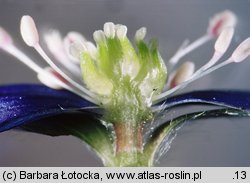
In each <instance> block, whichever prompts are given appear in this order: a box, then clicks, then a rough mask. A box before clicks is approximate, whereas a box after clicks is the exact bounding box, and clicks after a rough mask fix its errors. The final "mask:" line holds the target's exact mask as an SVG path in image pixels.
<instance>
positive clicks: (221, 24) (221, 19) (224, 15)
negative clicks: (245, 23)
mask: <svg viewBox="0 0 250 183" xmlns="http://www.w3.org/2000/svg"><path fill="white" fill-rule="evenodd" d="M236 23H237V18H236V16H235V14H234V13H233V12H231V11H229V10H226V11H223V12H220V13H218V14H216V15H215V16H214V17H212V19H211V20H210V23H209V27H208V34H210V35H213V36H218V35H219V34H220V33H221V32H222V30H223V29H225V28H226V27H235V25H236Z"/></svg>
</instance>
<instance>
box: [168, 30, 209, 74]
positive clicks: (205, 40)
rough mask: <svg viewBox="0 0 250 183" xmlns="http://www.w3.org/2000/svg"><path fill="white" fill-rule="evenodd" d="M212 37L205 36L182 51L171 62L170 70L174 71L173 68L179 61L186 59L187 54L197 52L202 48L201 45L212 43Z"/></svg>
mask: <svg viewBox="0 0 250 183" xmlns="http://www.w3.org/2000/svg"><path fill="white" fill-rule="evenodd" d="M211 39H212V37H211V36H210V35H207V34H206V35H204V36H202V37H200V38H199V39H197V40H196V41H194V42H192V43H191V44H189V45H188V46H186V47H185V48H183V49H182V50H180V51H178V52H177V53H176V54H175V55H174V56H173V57H172V58H170V60H169V65H168V70H172V68H173V67H174V66H175V65H176V64H177V63H178V61H179V60H180V59H181V58H182V57H184V56H185V55H186V54H188V53H190V52H191V51H193V50H195V49H196V48H198V47H200V46H201V45H203V44H205V43H206V42H208V41H210V40H211Z"/></svg>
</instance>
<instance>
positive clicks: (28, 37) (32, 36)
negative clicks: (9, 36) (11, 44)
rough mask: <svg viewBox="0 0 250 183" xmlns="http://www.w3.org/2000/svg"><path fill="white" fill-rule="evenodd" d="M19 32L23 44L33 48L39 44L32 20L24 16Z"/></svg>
mask: <svg viewBox="0 0 250 183" xmlns="http://www.w3.org/2000/svg"><path fill="white" fill-rule="evenodd" d="M20 31H21V35H22V38H23V40H24V42H25V43H26V44H27V45H28V46H31V47H34V46H35V45H36V44H37V43H38V42H39V35H38V32H37V28H36V25H35V22H34V20H33V18H32V17H31V16H29V15H25V16H23V17H22V19H21V24H20Z"/></svg>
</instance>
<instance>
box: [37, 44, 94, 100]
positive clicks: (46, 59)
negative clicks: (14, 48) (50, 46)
mask: <svg viewBox="0 0 250 183" xmlns="http://www.w3.org/2000/svg"><path fill="white" fill-rule="evenodd" d="M34 48H35V50H36V51H37V52H38V53H39V54H40V55H41V57H42V58H43V59H44V60H45V61H46V62H47V63H48V64H49V65H50V66H51V67H52V68H53V69H54V70H55V71H56V72H58V73H59V74H60V75H61V76H62V77H63V78H64V79H65V80H67V81H68V82H69V83H70V84H72V85H73V86H74V87H76V88H77V89H79V90H81V91H82V92H84V93H86V94H87V95H89V96H90V97H93V98H94V97H95V95H94V94H93V93H92V92H91V91H89V90H88V89H86V88H85V87H83V86H82V85H80V84H79V83H77V82H76V81H74V80H73V79H72V78H70V77H69V76H68V75H67V74H65V73H64V72H63V71H62V70H61V69H60V68H59V67H58V66H57V65H56V64H55V63H54V62H53V61H52V60H51V59H50V58H49V57H48V55H47V54H46V53H45V52H44V50H43V49H42V48H41V46H40V45H39V44H37V45H36V46H35V47H34Z"/></svg>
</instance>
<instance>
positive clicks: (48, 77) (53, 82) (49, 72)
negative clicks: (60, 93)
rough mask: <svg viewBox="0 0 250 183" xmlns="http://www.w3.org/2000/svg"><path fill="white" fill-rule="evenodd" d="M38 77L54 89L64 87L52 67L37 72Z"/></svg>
mask: <svg viewBox="0 0 250 183" xmlns="http://www.w3.org/2000/svg"><path fill="white" fill-rule="evenodd" d="M37 78H38V79H39V81H40V82H41V83H43V84H44V85H46V86H48V87H50V88H53V89H56V90H58V89H62V85H61V84H59V82H58V79H57V78H56V76H55V75H54V74H53V69H52V68H51V67H46V68H45V69H44V72H40V73H38V74H37Z"/></svg>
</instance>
